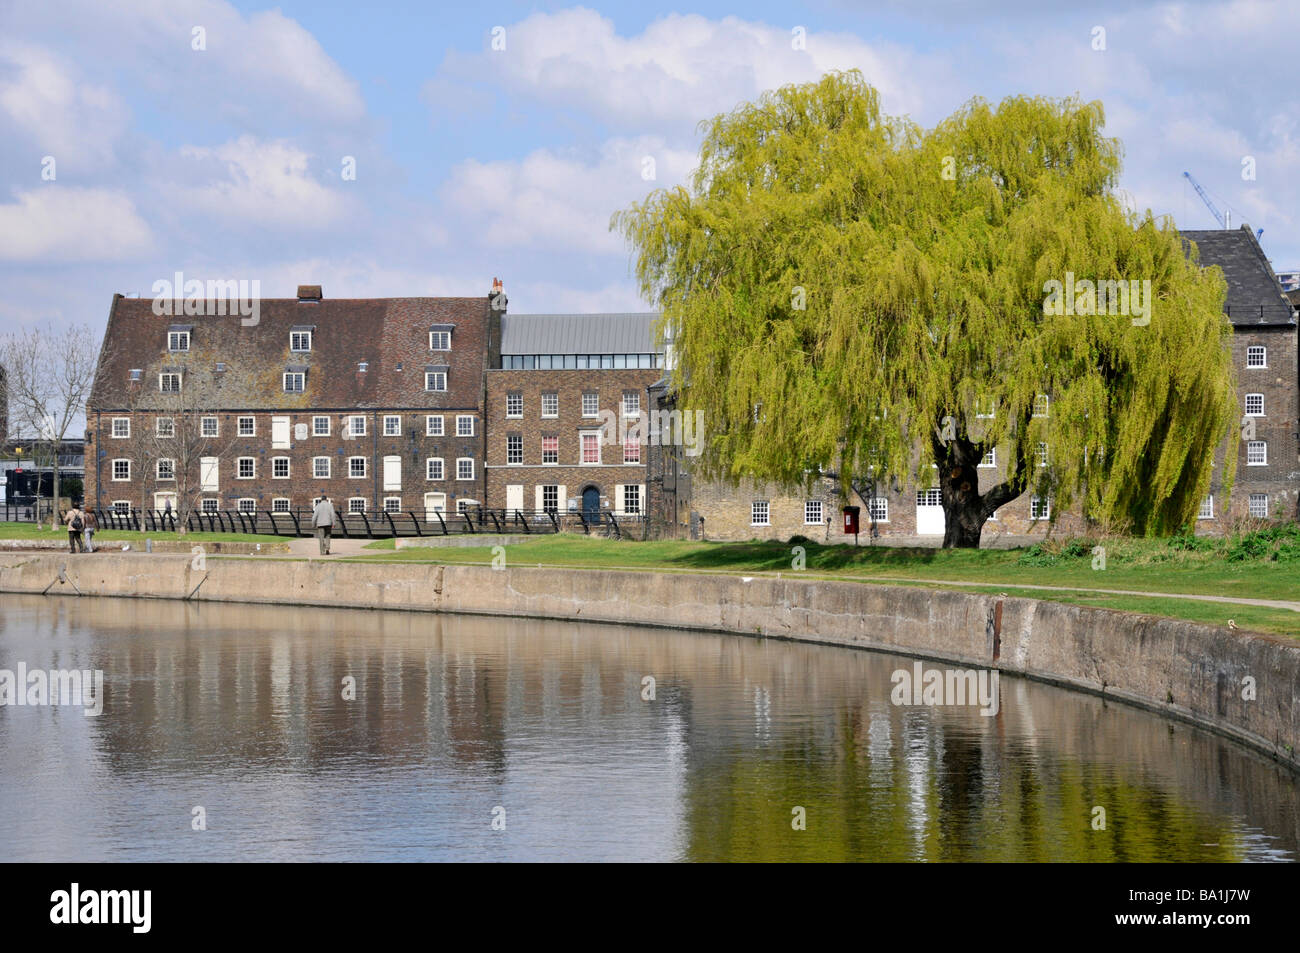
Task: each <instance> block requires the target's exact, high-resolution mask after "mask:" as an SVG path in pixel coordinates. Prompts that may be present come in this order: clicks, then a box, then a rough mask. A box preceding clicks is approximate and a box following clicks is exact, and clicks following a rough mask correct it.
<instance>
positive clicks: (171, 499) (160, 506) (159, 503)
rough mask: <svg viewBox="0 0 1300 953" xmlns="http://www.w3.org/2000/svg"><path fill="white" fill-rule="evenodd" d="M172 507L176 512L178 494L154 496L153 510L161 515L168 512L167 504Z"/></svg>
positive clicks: (156, 494)
mask: <svg viewBox="0 0 1300 953" xmlns="http://www.w3.org/2000/svg"><path fill="white" fill-rule="evenodd" d="M168 503H170V504H171V505H172V512H173V513H175V512H176V494H175V493H155V494H154V495H153V508H154V509H155V510H157V511H158V512H159V513H163V512H166V510H167V504H168Z"/></svg>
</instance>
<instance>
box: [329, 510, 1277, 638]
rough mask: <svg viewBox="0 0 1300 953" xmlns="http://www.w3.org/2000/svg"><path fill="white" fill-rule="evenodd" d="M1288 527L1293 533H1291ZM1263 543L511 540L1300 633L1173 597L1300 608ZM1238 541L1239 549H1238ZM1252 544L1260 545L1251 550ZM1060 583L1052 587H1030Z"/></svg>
mask: <svg viewBox="0 0 1300 953" xmlns="http://www.w3.org/2000/svg"><path fill="white" fill-rule="evenodd" d="M1288 532H1289V531H1288ZM1280 539H1281V542H1279V541H1278V540H1277V539H1274V540H1271V541H1266V542H1267V543H1268V545H1263V546H1254V544H1252V543H1251V542H1250V541H1249V540H1248V541H1247V543H1246V545H1245V546H1244V549H1245V555H1243V545H1242V543H1241V541H1240V540H1236V541H1235V542H1234V541H1233V540H1224V541H1218V540H1215V541H1207V542H1205V543H1202V542H1201V541H1200V540H1197V541H1196V542H1194V543H1192V544H1190V547H1191V548H1188V546H1189V544H1188V543H1187V542H1186V540H1184V539H1183V538H1181V537H1180V538H1175V539H1174V540H1133V539H1109V540H1103V541H1100V542H1094V541H1086V540H1082V541H1081V540H1074V541H1064V542H1061V543H1052V544H1046V545H1045V544H1039V545H1036V546H1031V547H1028V548H1026V549H1017V550H992V549H981V550H941V549H919V548H902V547H885V546H875V547H872V546H860V547H856V548H855V547H853V546H839V545H837V546H824V545H821V544H819V543H816V542H812V541H810V540H798V539H796V540H792V541H790V542H787V543H779V542H767V541H751V542H744V543H709V542H690V541H685V540H661V541H650V542H627V541H618V540H606V539H592V538H589V537H585V536H576V535H569V534H562V535H560V536H544V537H539V538H537V539H535V540H529V541H527V542H523V543H516V544H513V545H511V546H508V547H507V556H506V558H507V560H508V561H509V563H510V564H513V565H523V566H542V567H554V568H570V569H647V570H659V571H670V572H671V571H685V572H736V573H744V572H791V571H793V565H792V564H793V561H794V558H795V555H796V553H795V552H794V546H801V547H803V550H804V559H805V568H804V570H803V572H805V573H806V574H807V575H808V576H809V577H818V578H828V579H846V580H857V581H867V582H878V583H883V584H904V585H920V586H925V587H928V588H944V586H943V585H942V583H943V582H952V583H969V584H973V585H970V586H969V587H968V586H961V587H956V586H954V587H952V588H960V589H963V590H965V589H967V588H970V589H972V590H974V591H990V592H1007V593H1008V594H1009V595H1018V596H1025V597H1027V598H1034V599H1046V600H1050V601H1055V602H1065V603H1070V604H1073V605H1084V606H1096V607H1101V608H1107V609H1118V610H1123V611H1128V612H1143V613H1149V614H1153V615H1162V616H1168V617H1170V618H1177V619H1187V620H1191V621H1196V622H1204V623H1207V624H1211V625H1224V626H1226V625H1227V624H1228V620H1229V619H1231V620H1233V621H1234V622H1235V623H1236V625H1237V626H1238V627H1240V628H1242V629H1251V630H1255V631H1258V632H1268V633H1272V634H1277V635H1287V636H1292V637H1300V612H1294V611H1292V610H1290V609H1286V608H1276V607H1268V606H1250V605H1241V604H1237V603H1225V602H1209V601H1200V600H1184V599H1177V598H1167V597H1164V596H1162V595H1158V594H1161V593H1172V594H1188V595H1221V596H1231V597H1236V598H1248V599H1264V600H1276V601H1284V602H1296V603H1300V583H1298V582H1297V572H1298V570H1300V559H1297V558H1295V557H1294V556H1293V555H1292V553H1291V551H1290V549H1289V548H1288V547H1289V540H1290V536H1289V535H1288V534H1287V532H1284V533H1282V534H1281V537H1280ZM1095 545H1102V546H1104V547H1105V549H1106V564H1105V565H1106V568H1105V569H1093V568H1092V567H1093V563H1094V561H1096V557H1095V555H1094V551H1093V547H1094V546H1095ZM1234 546H1235V547H1236V548H1234ZM1252 546H1253V547H1254V548H1252ZM367 549H371V550H373V552H372V553H367V554H365V555H359V556H353V557H347V559H346V561H359V562H376V561H378V562H414V563H442V564H468V565H483V564H490V563H491V561H492V555H493V554H492V549H491V547H486V546H482V547H463V548H447V549H439V548H409V549H401V550H395V549H394V548H393V545H392V541H391V540H379V541H376V542H375V543H372V544H370V545H369V546H368V547H367ZM1256 550H1258V552H1256ZM1026 586H1060V587H1063V588H1064V589H1066V590H1069V591H1061V592H1053V591H1046V590H1036V589H1028V588H1021V587H1026ZM1082 589H1105V590H1131V591H1134V592H1139V593H1145V592H1150V593H1153V594H1156V595H1151V596H1145V595H1126V594H1123V593H1116V592H1083V591H1080V590H1082Z"/></svg>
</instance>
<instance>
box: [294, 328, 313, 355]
mask: <svg viewBox="0 0 1300 953" xmlns="http://www.w3.org/2000/svg"><path fill="white" fill-rule="evenodd" d="M289 350H290V351H294V352H297V353H305V352H307V351H310V350H311V328H294V329H293V330H292V331H290V332H289Z"/></svg>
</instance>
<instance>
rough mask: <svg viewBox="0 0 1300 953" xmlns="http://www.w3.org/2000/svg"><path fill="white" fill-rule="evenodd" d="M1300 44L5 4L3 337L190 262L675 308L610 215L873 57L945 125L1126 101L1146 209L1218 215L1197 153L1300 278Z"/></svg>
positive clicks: (1247, 29) (1222, 35)
mask: <svg viewBox="0 0 1300 953" xmlns="http://www.w3.org/2000/svg"><path fill="white" fill-rule="evenodd" d="M737 8H743V9H744V11H745V12H744V13H743V14H738V13H734V12H731V11H732V10H734V9H737ZM1298 36H1300V0H1287V2H1260V0H1229V2H1212V0H1206V2H1187V3H1148V2H1143V0H1113V2H1110V0H1102V2H1096V3H1061V4H1058V3H1053V2H1051V0H998V2H986V0H897V2H895V0H881V2H873V3H857V2H847V0H826V2H816V3H808V4H804V5H801V6H796V5H792V4H789V3H769V2H763V0H755V2H750V3H747V4H744V5H736V6H729V5H722V4H715V3H711V2H706V0H691V3H690V5H689V6H688V7H670V6H656V5H655V4H654V3H652V2H640V3H635V4H632V3H621V4H602V5H592V6H575V5H570V4H563V3H531V4H526V3H494V2H481V3H470V4H464V3H457V4H443V3H439V2H384V0H376V2H373V3H370V4H366V3H360V2H352V0H349V2H333V0H324V2H319V0H312V2H306V0H287V2H282V3H279V4H278V5H274V6H270V5H266V4H264V3H261V2H257V0H233V2H232V0H113V2H111V3H104V2H103V0H42V2H34V0H0V283H2V284H3V288H4V292H5V293H4V294H0V333H5V332H11V331H15V330H19V329H21V328H23V327H24V326H28V325H33V324H40V323H44V322H45V321H47V320H48V321H52V322H54V323H55V324H56V325H63V324H70V323H82V322H84V323H88V324H90V325H92V326H93V327H95V328H97V329H98V328H102V327H103V326H104V323H105V322H106V320H107V315H108V310H109V307H110V305H111V303H112V296H113V294H114V292H122V293H124V294H129V293H132V292H138V293H140V294H141V295H142V296H144V297H151V296H152V293H153V292H152V289H153V287H154V283H155V282H157V281H159V280H162V279H168V280H170V279H172V277H173V275H174V274H175V273H176V272H178V271H179V272H181V273H182V274H183V275H184V276H185V278H187V279H190V278H197V279H200V280H204V281H207V280H227V279H235V280H240V279H242V280H248V281H258V282H260V287H261V292H262V295H263V296H266V297H290V296H293V295H294V293H295V289H296V287H297V286H298V285H299V284H319V285H322V286H323V289H324V293H325V295H327V296H330V297H397V296H407V295H485V294H487V292H488V290H489V288H490V286H491V282H492V279H493V278H494V277H500V278H501V279H502V280H503V281H504V282H505V287H506V292H507V294H508V295H509V298H510V310H511V312H513V313H549V312H566V311H576V312H595V311H637V310H646V309H648V307H649V303H648V302H646V301H644V300H642V299H641V298H640V296H639V294H638V291H637V287H636V284H635V281H634V279H633V276H632V269H631V257H630V253H629V249H628V248H627V246H626V245H625V243H624V242H623V240H622V238H621V237H619V236H618V235H616V234H615V233H613V232H611V231H610V230H609V219H610V215H611V214H612V213H613V212H615V211H617V210H619V209H622V208H625V207H627V206H628V205H629V204H630V203H632V202H634V201H638V200H640V199H642V198H644V197H645V196H646V195H647V194H648V193H649V192H650V191H652V190H653V189H656V188H663V187H671V186H674V185H677V184H680V183H685V182H687V181H688V179H689V175H690V171H691V169H692V168H693V167H694V165H695V162H696V156H697V154H698V147H699V143H700V136H699V131H698V124H699V123H700V122H701V121H702V120H705V119H708V118H710V117H712V116H714V115H716V114H717V113H720V112H725V111H728V110H730V109H732V108H734V107H735V106H736V105H738V104H739V103H742V102H745V101H748V100H752V99H754V98H756V97H757V96H759V95H760V94H761V93H762V92H763V91H765V90H769V89H774V88H776V87H779V86H781V85H784V84H787V83H799V82H810V81H813V80H815V79H817V78H818V77H819V76H821V75H822V74H824V73H825V72H827V71H829V70H837V69H849V68H857V69H860V70H861V71H862V72H863V74H864V75H865V76H866V78H867V80H868V81H869V82H871V83H872V84H873V85H874V86H876V87H877V88H878V89H879V90H880V92H881V100H882V108H883V110H884V111H885V112H887V113H890V114H894V115H904V114H905V115H908V116H910V117H911V118H912V119H913V120H915V121H916V122H918V123H920V124H922V125H923V126H932V125H934V124H936V123H937V122H939V121H941V120H942V119H944V118H945V117H947V116H948V115H950V114H951V113H952V112H953V111H954V110H956V109H957V108H959V107H960V106H961V105H962V104H963V103H965V102H967V101H968V100H970V99H971V98H972V97H977V96H978V97H982V98H984V99H986V100H990V101H992V102H997V101H998V100H1000V99H1002V98H1003V97H1005V96H1009V95H1016V94H1031V95H1048V96H1053V97H1062V96H1070V95H1079V96H1081V97H1082V98H1083V99H1085V100H1100V101H1101V102H1102V104H1103V105H1104V107H1105V112H1106V119H1107V126H1106V131H1107V133H1108V134H1109V135H1113V136H1117V137H1119V138H1120V139H1121V140H1122V142H1123V144H1124V155H1125V159H1124V163H1125V164H1124V171H1123V174H1122V177H1121V186H1122V188H1123V190H1124V192H1125V194H1126V198H1127V199H1128V200H1129V201H1130V203H1131V204H1132V205H1133V206H1134V207H1135V208H1137V209H1138V210H1144V209H1147V208H1150V209H1151V210H1152V211H1153V212H1154V213H1155V214H1157V215H1169V216H1172V217H1173V219H1174V221H1175V222H1176V223H1177V224H1178V226H1179V227H1182V228H1214V227H1217V225H1216V223H1215V220H1214V218H1213V217H1212V216H1211V214H1210V212H1209V211H1208V210H1207V209H1206V207H1205V206H1204V205H1203V204H1202V203H1201V201H1200V199H1199V198H1198V197H1197V195H1196V193H1195V192H1194V191H1193V190H1192V188H1191V186H1190V185H1189V183H1188V182H1187V180H1186V179H1185V178H1184V177H1183V172H1184V171H1189V172H1191V173H1192V175H1193V176H1195V177H1196V178H1197V179H1198V180H1199V181H1200V183H1201V184H1202V185H1203V186H1204V187H1205V188H1206V189H1207V190H1208V191H1209V192H1210V193H1211V194H1212V195H1213V197H1214V199H1215V203H1216V204H1217V205H1218V207H1219V208H1220V210H1225V209H1229V210H1231V212H1232V219H1233V224H1234V226H1235V225H1237V224H1240V223H1241V222H1243V221H1244V222H1246V223H1249V224H1250V225H1251V226H1252V227H1254V228H1262V229H1263V230H1264V231H1263V235H1262V238H1261V242H1262V244H1263V247H1264V250H1265V253H1266V254H1267V255H1268V256H1269V257H1270V258H1271V259H1272V261H1273V264H1274V267H1275V268H1277V269H1278V270H1292V269H1300V229H1298V227H1297V226H1298V225H1300V175H1298V174H1297V173H1300V132H1298V130H1297V122H1300V83H1297V81H1296V79H1295V75H1294V67H1293V65H1292V64H1293V62H1294V49H1295V45H1296V40H1297V37H1298Z"/></svg>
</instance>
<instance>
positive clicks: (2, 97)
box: [0, 43, 128, 178]
mask: <svg viewBox="0 0 1300 953" xmlns="http://www.w3.org/2000/svg"><path fill="white" fill-rule="evenodd" d="M0 71H2V72H0V75H3V73H4V72H7V73H8V74H9V76H10V77H11V78H10V79H9V80H8V81H4V80H0V115H3V116H4V117H6V118H7V120H8V122H9V124H11V126H12V127H13V128H14V129H15V130H16V131H17V132H18V134H19V135H20V136H22V137H25V138H27V139H28V140H29V141H31V142H32V143H34V144H35V145H36V147H37V148H38V149H39V150H40V152H41V153H42V154H44V155H51V156H53V157H54V159H55V160H56V163H57V164H58V165H62V166H63V167H64V168H65V169H66V170H78V169H83V170H84V169H86V168H88V167H90V166H92V165H95V164H107V163H111V162H112V160H113V153H114V144H115V142H116V141H117V140H118V138H119V137H120V136H121V135H122V132H123V126H124V124H125V122H126V120H127V118H128V110H127V108H126V106H125V104H123V103H122V101H121V99H119V97H118V96H117V94H116V93H115V92H113V91H112V90H111V89H108V88H107V87H104V86H97V85H94V84H91V83H86V82H80V81H78V79H77V78H76V76H75V74H74V71H73V70H72V68H71V67H70V66H68V65H67V64H66V63H64V62H62V61H61V60H60V58H59V57H57V56H55V55H54V54H53V53H51V52H50V51H48V50H46V49H43V48H40V47H36V46H19V45H16V44H12V43H6V44H3V45H0ZM41 157H42V156H40V155H37V156H33V157H32V159H31V160H30V166H31V169H32V173H33V178H35V177H36V176H37V175H38V174H39V164H38V161H37V160H38V159H40V158H41Z"/></svg>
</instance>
